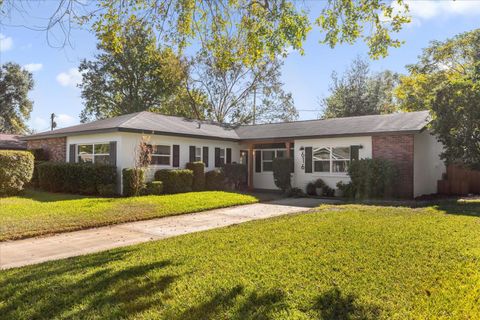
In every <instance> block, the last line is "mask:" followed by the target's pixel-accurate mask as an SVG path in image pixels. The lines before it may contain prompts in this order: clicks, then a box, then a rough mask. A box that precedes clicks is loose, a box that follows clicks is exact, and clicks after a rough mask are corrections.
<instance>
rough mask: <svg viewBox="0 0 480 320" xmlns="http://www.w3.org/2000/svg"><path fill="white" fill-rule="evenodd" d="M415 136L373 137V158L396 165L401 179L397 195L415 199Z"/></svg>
mask: <svg viewBox="0 0 480 320" xmlns="http://www.w3.org/2000/svg"><path fill="white" fill-rule="evenodd" d="M413 141H414V137H413V134H403V135H401V134H399V135H380V136H373V137H372V157H373V158H374V159H375V158H382V159H387V160H391V161H393V162H394V163H396V165H397V168H398V170H399V177H398V182H397V187H396V190H395V195H396V196H398V197H402V198H412V197H413Z"/></svg>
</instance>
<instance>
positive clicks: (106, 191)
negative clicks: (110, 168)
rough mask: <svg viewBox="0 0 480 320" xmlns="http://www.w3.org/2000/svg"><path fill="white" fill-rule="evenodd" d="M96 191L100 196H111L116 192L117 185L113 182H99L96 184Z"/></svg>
mask: <svg viewBox="0 0 480 320" xmlns="http://www.w3.org/2000/svg"><path fill="white" fill-rule="evenodd" d="M97 191H98V194H99V195H100V196H102V197H113V196H115V195H116V194H117V186H116V185H115V184H100V185H98V186H97Z"/></svg>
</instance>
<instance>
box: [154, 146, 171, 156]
mask: <svg viewBox="0 0 480 320" xmlns="http://www.w3.org/2000/svg"><path fill="white" fill-rule="evenodd" d="M153 154H161V155H167V156H169V155H170V146H153Z"/></svg>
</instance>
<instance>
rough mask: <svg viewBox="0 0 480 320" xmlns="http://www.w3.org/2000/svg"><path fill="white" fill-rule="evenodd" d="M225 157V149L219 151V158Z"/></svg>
mask: <svg viewBox="0 0 480 320" xmlns="http://www.w3.org/2000/svg"><path fill="white" fill-rule="evenodd" d="M223 157H225V149H220V158H223Z"/></svg>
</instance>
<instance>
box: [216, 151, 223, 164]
mask: <svg viewBox="0 0 480 320" xmlns="http://www.w3.org/2000/svg"><path fill="white" fill-rule="evenodd" d="M221 166H222V164H221V163H220V148H215V168H219V167H221Z"/></svg>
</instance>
